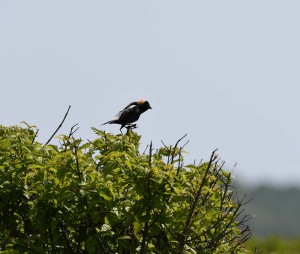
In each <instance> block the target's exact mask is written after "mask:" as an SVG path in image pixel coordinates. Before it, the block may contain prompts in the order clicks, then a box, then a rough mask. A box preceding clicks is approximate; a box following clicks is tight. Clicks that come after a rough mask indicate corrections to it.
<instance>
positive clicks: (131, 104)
mask: <svg viewBox="0 0 300 254" xmlns="http://www.w3.org/2000/svg"><path fill="white" fill-rule="evenodd" d="M136 105H138V103H137V102H131V103H129V104H128V105H127V106H126V107H125V108H123V109H122V110H121V111H120V112H119V113H118V114H116V116H115V117H116V118H119V117H120V116H121V115H122V114H123V113H124V112H126V111H127V110H128V109H129V110H130V109H132V108H134V107H135V106H136Z"/></svg>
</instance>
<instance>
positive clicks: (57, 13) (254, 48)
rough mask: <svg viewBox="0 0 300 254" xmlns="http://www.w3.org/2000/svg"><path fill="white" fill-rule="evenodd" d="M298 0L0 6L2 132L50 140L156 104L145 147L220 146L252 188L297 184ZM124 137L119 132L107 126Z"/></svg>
mask: <svg viewBox="0 0 300 254" xmlns="http://www.w3.org/2000/svg"><path fill="white" fill-rule="evenodd" d="M299 13H300V2H299V1H296V0H294V1H276V0H269V1H261V0H256V1H255V0H251V1H238V0H236V1H221V0H220V1H198V0H197V1H175V0H172V1H171V0H169V1H161V0H159V1H158V0H157V1H74V0H72V1H71V0H69V1H37V0H36V1H30V0H29V1H11V0H9V1H8V0H7V1H5V0H2V1H0V36H1V37H0V38H1V39H0V84H1V101H0V106H1V123H2V124H5V125H14V124H19V123H20V122H21V121H24V120H25V121H27V122H29V123H31V124H35V125H37V126H38V127H39V129H40V134H39V140H40V141H41V142H44V141H46V140H47V139H48V138H49V136H51V134H52V132H53V131H54V130H55V129H56V127H57V126H58V124H59V122H60V121H61V119H62V117H63V115H64V114H65V111H66V110H67V107H68V105H72V109H71V111H70V114H69V117H68V119H67V120H66V122H65V124H64V126H63V128H62V129H61V131H60V133H63V132H65V133H66V132H68V131H69V128H70V127H71V126H72V125H73V124H75V123H80V130H79V131H78V133H77V135H79V136H81V137H82V138H84V139H86V138H91V137H94V135H93V133H92V131H91V130H90V127H91V126H95V127H99V125H100V124H101V123H103V122H105V121H107V120H109V119H110V118H111V117H113V116H114V115H115V114H116V113H117V112H118V111H119V110H120V109H121V108H123V107H124V106H126V105H127V104H128V103H129V102H131V101H134V100H137V99H147V100H149V101H150V104H151V106H152V107H153V110H151V111H147V112H146V113H145V114H144V115H143V116H142V117H141V118H140V120H139V122H138V126H139V128H138V129H137V131H138V132H139V133H140V134H141V135H142V136H143V137H142V146H143V147H145V146H146V144H147V143H149V142H150V140H153V142H154V146H155V147H159V146H161V143H160V140H161V139H163V140H164V142H165V143H167V144H171V143H175V142H176V140H177V139H178V138H180V137H181V136H183V135H184V134H185V133H187V134H188V139H189V140H190V143H189V144H188V145H187V147H186V149H187V150H188V151H189V153H190V155H189V156H188V159H189V160H191V159H194V158H195V159H197V161H199V160H200V159H204V160H205V159H209V156H210V153H211V151H212V150H214V149H215V148H219V152H218V153H219V155H220V157H222V159H223V160H225V161H226V165H227V166H228V168H229V169H230V168H232V165H234V163H235V162H237V167H236V168H235V170H234V174H235V175H236V176H237V177H238V178H241V179H242V180H243V181H244V182H246V183H249V184H250V183H261V182H265V183H269V184H280V185H284V184H287V183H294V184H299V183H300V159H299V158H300V137H299V136H300V134H299V130H300V120H299V108H300V101H299V96H300V88H299V87H300V71H299V70H300V46H299V45H300V33H299V25H300V15H299ZM100 128H103V129H105V130H107V131H111V132H114V133H119V131H118V129H119V127H118V126H115V125H111V126H102V127H100Z"/></svg>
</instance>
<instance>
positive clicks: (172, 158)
mask: <svg viewBox="0 0 300 254" xmlns="http://www.w3.org/2000/svg"><path fill="white" fill-rule="evenodd" d="M186 136H187V134H185V135H184V136H183V137H182V138H180V139H178V140H177V142H176V144H175V146H174V148H173V150H174V152H173V154H172V157H171V164H173V161H174V157H175V151H176V148H177V146H178V144H179V142H180V141H181V140H183V139H184V138H185V137H186Z"/></svg>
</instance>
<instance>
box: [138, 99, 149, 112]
mask: <svg viewBox="0 0 300 254" xmlns="http://www.w3.org/2000/svg"><path fill="white" fill-rule="evenodd" d="M137 104H138V105H139V106H140V107H141V108H143V110H144V111H146V110H148V109H152V108H151V106H150V104H149V102H148V101H144V100H140V101H137Z"/></svg>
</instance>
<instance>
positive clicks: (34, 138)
mask: <svg viewBox="0 0 300 254" xmlns="http://www.w3.org/2000/svg"><path fill="white" fill-rule="evenodd" d="M38 133H39V129H37V131H36V132H35V134H34V137H33V139H32V141H31V144H33V143H34V140H35V138H36V136H37V134H38Z"/></svg>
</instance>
